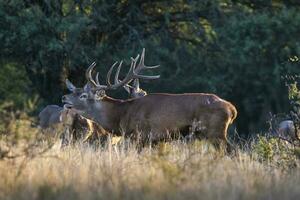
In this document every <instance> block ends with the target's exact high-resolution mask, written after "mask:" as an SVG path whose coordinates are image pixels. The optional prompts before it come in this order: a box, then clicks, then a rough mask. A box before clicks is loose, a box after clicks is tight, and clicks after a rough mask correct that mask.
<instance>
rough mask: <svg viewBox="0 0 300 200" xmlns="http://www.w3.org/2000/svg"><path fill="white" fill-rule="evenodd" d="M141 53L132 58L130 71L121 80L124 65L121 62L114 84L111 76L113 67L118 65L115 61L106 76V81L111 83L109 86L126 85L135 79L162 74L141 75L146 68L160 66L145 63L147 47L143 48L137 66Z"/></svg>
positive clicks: (154, 77) (157, 76) (155, 77)
mask: <svg viewBox="0 0 300 200" xmlns="http://www.w3.org/2000/svg"><path fill="white" fill-rule="evenodd" d="M139 57H140V55H139V54H138V55H137V56H136V57H135V58H131V66H130V69H129V72H128V73H127V75H126V77H125V78H124V79H123V80H121V81H120V80H119V78H118V77H119V73H120V70H121V67H122V63H123V62H122V61H121V62H120V64H119V66H118V68H117V72H116V74H115V79H114V84H113V85H112V84H111V82H110V76H111V73H112V71H113V68H114V67H115V66H116V64H117V62H115V63H114V64H113V65H112V67H111V68H110V70H109V72H108V73H107V78H106V82H107V84H108V85H109V88H111V89H116V88H118V87H121V86H124V85H126V84H128V83H130V82H131V81H132V80H133V79H140V78H141V79H148V80H149V79H150V80H151V79H158V78H159V77H160V75H156V76H146V75H141V74H139V73H140V72H141V71H142V70H145V69H154V68H157V67H159V65H155V66H146V65H145V63H144V60H145V48H143V51H142V54H141V58H140V62H139V64H138V66H136V64H137V62H138V59H139Z"/></svg>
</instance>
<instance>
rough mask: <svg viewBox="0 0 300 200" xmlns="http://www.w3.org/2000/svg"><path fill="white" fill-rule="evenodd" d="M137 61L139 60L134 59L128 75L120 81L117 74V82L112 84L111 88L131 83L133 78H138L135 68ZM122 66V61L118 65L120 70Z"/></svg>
mask: <svg viewBox="0 0 300 200" xmlns="http://www.w3.org/2000/svg"><path fill="white" fill-rule="evenodd" d="M136 63H137V60H136V59H132V60H131V65H130V69H129V71H128V73H127V75H126V76H125V78H124V79H123V80H122V81H120V80H119V79H118V76H115V84H114V85H110V86H109V89H117V88H118V87H121V86H124V85H125V84H127V83H129V82H130V81H131V80H132V79H134V78H136V76H137V75H135V74H134V69H135V65H136ZM121 67H122V63H120V65H119V66H118V71H119V70H120V69H121ZM117 75H118V74H117Z"/></svg>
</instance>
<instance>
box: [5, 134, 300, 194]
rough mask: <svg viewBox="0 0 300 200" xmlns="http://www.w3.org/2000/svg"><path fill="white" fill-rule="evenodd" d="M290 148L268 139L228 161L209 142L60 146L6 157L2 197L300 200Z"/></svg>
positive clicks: (296, 168) (296, 163) (296, 165)
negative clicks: (9, 157)
mask: <svg viewBox="0 0 300 200" xmlns="http://www.w3.org/2000/svg"><path fill="white" fill-rule="evenodd" d="M285 145H286V144H285V143H283V144H282V143H281V142H279V141H273V142H272V141H267V140H264V139H263V140H260V141H258V142H256V143H255V144H253V145H250V146H251V147H248V148H245V149H242V148H239V149H238V150H237V153H236V155H234V156H233V155H229V156H228V155H225V154H224V153H223V152H222V151H216V150H215V149H214V148H212V147H211V146H210V145H209V144H208V143H206V142H204V141H195V142H191V143H185V142H182V141H174V142H172V143H161V144H159V145H158V146H156V147H155V148H151V147H147V148H145V149H144V150H143V151H142V152H141V153H138V152H137V151H136V148H135V147H134V146H130V145H129V146H128V145H125V144H120V145H119V146H112V145H107V146H106V147H103V148H96V149H95V148H94V147H90V146H88V145H85V144H80V143H79V144H76V145H73V146H68V147H65V148H60V145H59V143H58V142H57V143H55V145H54V146H52V147H51V148H50V149H49V150H47V151H46V152H45V153H43V154H40V155H35V156H34V154H33V153H31V154H26V156H21V157H18V158H15V159H5V158H3V159H1V160H0V177H1V178H0V199H3V200H5V199H11V200H15V199H16V200H23V199H28V200H34V199H49V200H53V199H74V200H76V199H239V200H240V199H272V200H273V199H280V200H282V199H299V197H300V167H299V159H298V158H297V156H296V155H295V154H294V153H293V152H294V150H293V149H290V148H287V147H286V146H285ZM19 146H20V145H19ZM21 146H22V145H21ZM44 146H46V144H44V145H42V146H38V147H35V148H36V149H35V151H38V150H39V149H43V148H44ZM20 148H21V147H20ZM15 151H16V152H17V150H15Z"/></svg>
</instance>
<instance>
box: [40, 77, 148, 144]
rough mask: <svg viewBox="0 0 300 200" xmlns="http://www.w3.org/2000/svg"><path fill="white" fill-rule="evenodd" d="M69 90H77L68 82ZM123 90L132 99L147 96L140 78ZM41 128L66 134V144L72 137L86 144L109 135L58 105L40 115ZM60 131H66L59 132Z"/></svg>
mask: <svg viewBox="0 0 300 200" xmlns="http://www.w3.org/2000/svg"><path fill="white" fill-rule="evenodd" d="M119 72H120V71H118V72H117V74H116V76H115V82H118V81H119V80H118V79H117V78H118V76H119ZM107 77H109V76H107ZM67 88H68V89H69V90H70V91H71V92H72V91H73V90H74V89H75V86H74V85H73V84H72V83H71V82H68V81H67ZM123 88H124V89H125V90H126V91H127V93H128V94H129V97H130V98H139V97H142V96H145V95H147V92H146V91H144V90H142V89H141V88H140V87H139V79H138V78H136V79H134V81H133V85H130V83H127V84H125V85H124V86H123ZM39 126H40V128H41V129H42V130H43V131H45V132H51V133H57V132H64V133H63V143H65V144H67V143H69V142H70V141H69V140H70V137H71V138H72V139H73V141H76V140H78V139H83V142H85V141H86V140H88V139H89V140H90V141H94V140H95V139H97V140H98V139H100V138H102V137H106V136H107V135H108V133H107V132H106V131H105V130H104V129H103V128H102V127H101V126H100V125H98V124H97V123H95V122H94V121H92V120H89V119H87V118H84V117H82V116H81V115H79V114H77V113H75V112H74V111H72V110H70V109H64V108H63V107H60V106H58V105H47V106H46V107H45V108H44V109H43V110H42V111H41V112H40V113H39ZM59 129H64V130H61V131H59Z"/></svg>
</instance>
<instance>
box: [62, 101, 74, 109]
mask: <svg viewBox="0 0 300 200" xmlns="http://www.w3.org/2000/svg"><path fill="white" fill-rule="evenodd" d="M63 103H64V108H65V109H71V108H73V103H71V102H69V101H63Z"/></svg>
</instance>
